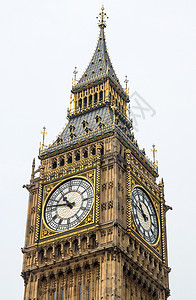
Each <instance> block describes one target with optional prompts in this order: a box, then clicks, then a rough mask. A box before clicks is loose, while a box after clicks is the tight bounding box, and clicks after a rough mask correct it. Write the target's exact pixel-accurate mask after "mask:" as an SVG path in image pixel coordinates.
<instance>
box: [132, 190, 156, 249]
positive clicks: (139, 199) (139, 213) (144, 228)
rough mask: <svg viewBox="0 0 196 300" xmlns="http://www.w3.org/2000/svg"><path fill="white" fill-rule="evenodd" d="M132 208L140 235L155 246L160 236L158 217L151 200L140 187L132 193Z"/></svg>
mask: <svg viewBox="0 0 196 300" xmlns="http://www.w3.org/2000/svg"><path fill="white" fill-rule="evenodd" d="M131 208H132V214H133V218H134V222H135V224H136V226H137V229H138V231H139V233H140V235H141V236H142V237H143V238H144V239H145V240H146V242H148V243H149V244H155V243H156V242H157V239H158V235H159V226H158V220H157V215H156V212H155V209H154V207H153V205H152V202H151V200H150V198H149V197H148V196H147V194H146V193H145V192H144V191H143V190H142V189H140V188H139V187H136V188H134V190H133V192H132V195H131Z"/></svg>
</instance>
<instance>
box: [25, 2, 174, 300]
mask: <svg viewBox="0 0 196 300" xmlns="http://www.w3.org/2000/svg"><path fill="white" fill-rule="evenodd" d="M105 19H106V14H105V12H104V8H103V7H102V11H101V13H100V15H99V30H100V31H99V36H98V42H97V46H96V49H95V52H94V54H93V57H92V59H91V61H90V63H89V65H88V67H87V69H86V71H85V72H84V74H83V75H82V77H81V78H80V80H79V81H76V77H75V79H74V82H73V86H72V90H71V97H70V107H69V109H68V114H67V118H68V120H69V122H68V124H67V125H66V128H65V129H64V130H63V132H62V133H61V134H59V136H58V138H57V139H56V141H55V142H54V143H53V144H52V145H49V146H47V147H46V146H44V143H43V145H42V147H41V149H40V152H39V159H40V166H39V168H38V169H37V170H36V169H35V161H33V164H32V175H31V179H30V183H29V184H27V185H25V186H24V187H26V188H27V190H28V191H29V203H28V213H27V224H26V237H25V245H24V248H22V252H23V255H24V256H23V269H22V277H23V278H24V284H25V291H24V299H25V300H65V299H66V300H68V299H69V300H101V299H103V300H105V299H108V300H109V299H126V300H129V299H130V300H152V299H159V300H165V299H167V298H168V297H169V294H170V292H169V284H168V273H169V271H170V268H169V267H168V261H167V240H166V211H167V208H168V206H167V205H166V203H165V199H164V183H163V180H162V181H161V182H160V183H158V184H157V177H158V170H157V167H156V165H155V164H153V163H152V162H151V161H149V159H148V158H147V157H146V155H145V151H144V150H141V149H140V148H139V146H138V143H137V141H136V139H135V137H134V133H133V129H132V120H131V119H130V116H129V112H128V113H127V111H128V103H129V101H130V100H129V95H128V93H127V89H124V88H122V86H121V84H120V82H119V79H118V77H117V76H116V73H115V71H114V68H113V65H112V63H111V60H110V57H109V54H108V50H107V47H106V38H105V32H104V30H105V27H106V22H105Z"/></svg>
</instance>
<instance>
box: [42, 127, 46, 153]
mask: <svg viewBox="0 0 196 300" xmlns="http://www.w3.org/2000/svg"><path fill="white" fill-rule="evenodd" d="M41 134H43V140H42V146H41V148H42V150H43V148H44V142H45V137H46V134H47V132H46V127H45V126H44V127H43V131H41Z"/></svg>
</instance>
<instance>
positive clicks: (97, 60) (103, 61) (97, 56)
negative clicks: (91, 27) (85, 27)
mask: <svg viewBox="0 0 196 300" xmlns="http://www.w3.org/2000/svg"><path fill="white" fill-rule="evenodd" d="M99 15H100V20H99V23H98V25H99V27H100V32H99V37H98V42H97V46H96V49H95V52H94V54H93V56H92V59H91V61H90V63H89V65H88V67H87V68H86V70H85V72H84V74H83V75H82V77H81V78H80V80H79V81H78V82H77V84H76V85H75V86H74V87H73V90H75V89H77V88H79V87H81V86H83V85H85V84H88V83H90V82H93V81H95V80H98V79H102V78H106V77H110V78H111V79H113V81H114V82H115V83H116V84H117V85H119V86H120V87H121V85H120V82H119V79H118V77H117V76H116V73H115V71H114V68H113V65H112V63H111V60H110V57H109V54H108V50H107V45H106V38H105V33H104V28H105V27H106V22H105V18H106V14H105V13H104V8H103V7H102V12H101V13H100V14H99ZM121 88H122V87H121Z"/></svg>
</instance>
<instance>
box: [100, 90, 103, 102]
mask: <svg viewBox="0 0 196 300" xmlns="http://www.w3.org/2000/svg"><path fill="white" fill-rule="evenodd" d="M102 101H103V92H102V91H101V92H100V93H99V102H102Z"/></svg>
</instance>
